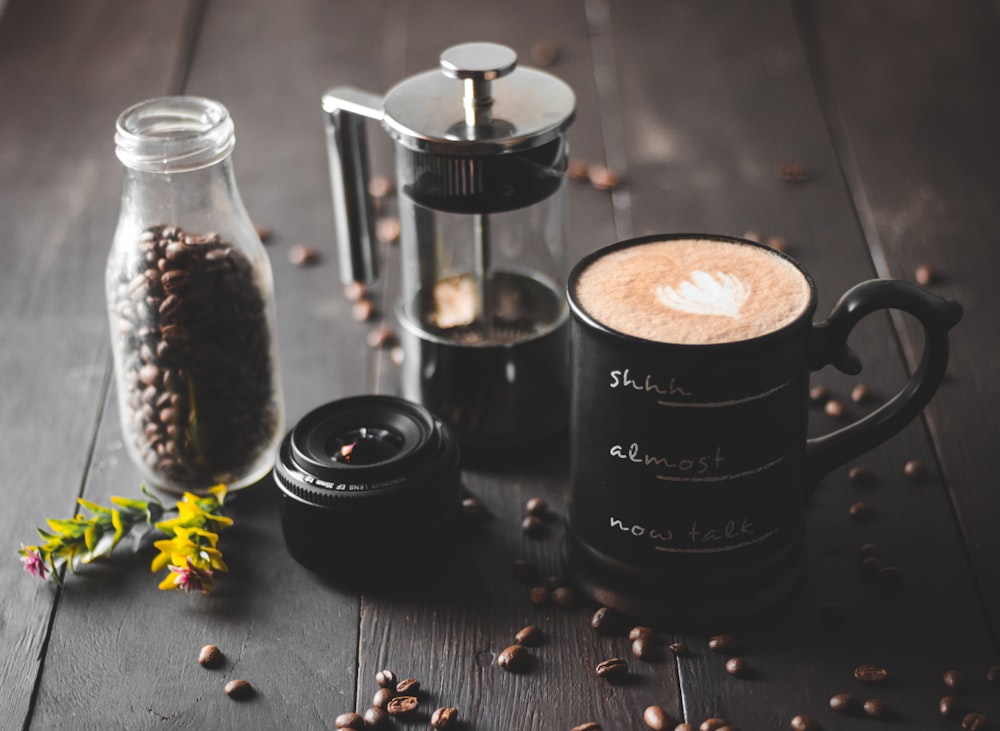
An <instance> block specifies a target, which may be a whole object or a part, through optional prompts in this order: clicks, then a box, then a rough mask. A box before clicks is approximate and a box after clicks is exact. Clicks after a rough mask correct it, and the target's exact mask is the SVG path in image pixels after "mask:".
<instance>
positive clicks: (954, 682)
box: [943, 670, 969, 690]
mask: <svg viewBox="0 0 1000 731" xmlns="http://www.w3.org/2000/svg"><path fill="white" fill-rule="evenodd" d="M943 679H944V684H945V685H947V686H948V687H949V688H951V689H952V690H965V689H966V688H968V687H969V681H968V678H966V677H965V673H963V672H962V671H961V670H949V671H948V672H946V673H945V674H944V678H943Z"/></svg>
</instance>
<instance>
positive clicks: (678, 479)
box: [656, 454, 788, 482]
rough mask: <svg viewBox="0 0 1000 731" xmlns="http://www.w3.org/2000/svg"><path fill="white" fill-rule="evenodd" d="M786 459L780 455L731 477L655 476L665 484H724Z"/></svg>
mask: <svg viewBox="0 0 1000 731" xmlns="http://www.w3.org/2000/svg"><path fill="white" fill-rule="evenodd" d="M787 458H788V455H787V454H785V455H782V456H781V457H778V458H777V459H776V460H773V461H771V462H768V463H767V464H765V465H761V466H760V467H754V468H753V469H752V470H747V471H746V472H737V473H735V474H732V475H713V476H711V477H676V476H674V475H657V476H656V479H657V480H666V481H667V482H725V481H726V480H738V479H739V478H740V477H747V476H748V475H755V474H757V473H758V472H763V471H764V470H769V469H771V468H772V467H774V466H775V465H776V464H778V463H779V462H783V461H784V460H786V459H787Z"/></svg>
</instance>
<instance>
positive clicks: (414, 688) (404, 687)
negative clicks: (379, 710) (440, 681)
mask: <svg viewBox="0 0 1000 731" xmlns="http://www.w3.org/2000/svg"><path fill="white" fill-rule="evenodd" d="M419 692H420V681H419V680H417V679H416V678H407V679H406V680H400V681H399V683H397V684H396V693H398V694H399V695H416V694H417V693H419Z"/></svg>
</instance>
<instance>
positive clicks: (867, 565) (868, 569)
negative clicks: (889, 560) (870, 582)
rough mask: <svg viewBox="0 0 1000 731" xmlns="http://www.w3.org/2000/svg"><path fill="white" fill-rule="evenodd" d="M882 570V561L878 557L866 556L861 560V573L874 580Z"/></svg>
mask: <svg viewBox="0 0 1000 731" xmlns="http://www.w3.org/2000/svg"><path fill="white" fill-rule="evenodd" d="M881 570H882V559H880V558H879V557H878V556H865V557H864V558H863V559H861V573H862V574H864V575H865V576H869V577H872V578H876V577H878V574H879V571H881Z"/></svg>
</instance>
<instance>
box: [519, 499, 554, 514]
mask: <svg viewBox="0 0 1000 731" xmlns="http://www.w3.org/2000/svg"><path fill="white" fill-rule="evenodd" d="M524 512H525V513H527V514H528V515H535V516H538V517H539V518H542V517H544V516H545V514H546V513H548V512H549V504H548V503H547V502H546V501H545V500H544V499H543V498H540V497H533V498H531V499H530V500H528V502H526V503H525V504H524Z"/></svg>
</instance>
